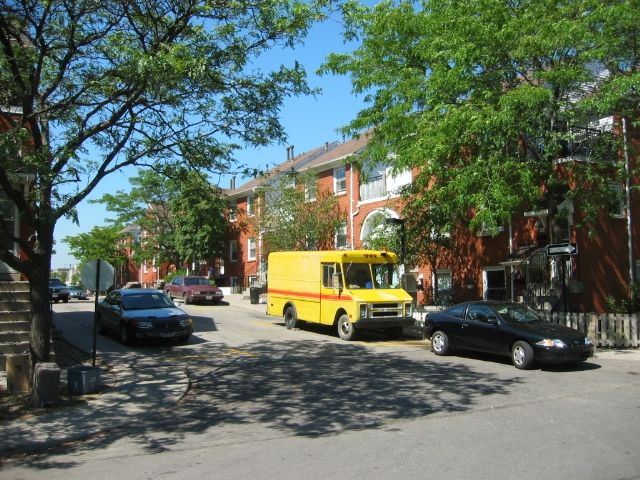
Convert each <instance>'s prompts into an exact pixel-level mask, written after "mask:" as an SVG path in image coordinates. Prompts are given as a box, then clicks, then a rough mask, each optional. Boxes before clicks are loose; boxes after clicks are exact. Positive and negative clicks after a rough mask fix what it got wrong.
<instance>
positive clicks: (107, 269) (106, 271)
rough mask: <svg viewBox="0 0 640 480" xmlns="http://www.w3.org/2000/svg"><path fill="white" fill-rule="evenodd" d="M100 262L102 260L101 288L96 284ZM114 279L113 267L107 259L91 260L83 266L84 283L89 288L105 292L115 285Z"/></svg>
mask: <svg viewBox="0 0 640 480" xmlns="http://www.w3.org/2000/svg"><path fill="white" fill-rule="evenodd" d="M98 262H100V281H99V283H100V285H99V287H100V288H97V286H96V281H97V275H98ZM113 280H114V275H113V267H112V266H111V264H110V263H109V262H107V261H106V260H89V261H88V262H87V264H86V265H85V266H84V267H82V284H83V285H84V286H85V287H87V288H88V289H89V290H93V291H100V292H104V291H106V290H107V289H108V288H109V287H110V286H111V285H113Z"/></svg>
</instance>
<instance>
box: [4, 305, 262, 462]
mask: <svg viewBox="0 0 640 480" xmlns="http://www.w3.org/2000/svg"><path fill="white" fill-rule="evenodd" d="M224 301H225V302H227V303H228V304H229V305H230V306H233V307H239V308H246V309H250V310H254V311H257V312H262V313H264V312H265V311H266V305H265V304H251V302H250V300H249V297H248V296H245V295H241V294H230V295H225V299H224ZM63 336H64V332H63ZM54 345H56V347H54V350H55V353H56V362H57V363H58V365H59V366H60V382H61V386H62V387H65V386H66V385H67V368H68V367H72V366H75V365H82V364H84V365H91V364H92V356H91V355H90V354H89V353H86V352H83V351H82V350H80V349H78V348H75V347H74V346H73V345H71V344H69V343H67V342H65V341H55V340H54ZM116 362H117V363H116ZM108 363H109V364H110V365H109V366H106V365H100V364H98V363H96V366H100V370H101V372H100V386H101V388H100V392H101V393H99V394H96V395H95V398H93V399H90V400H88V401H87V402H84V403H82V404H80V405H76V406H72V407H68V408H61V409H58V410H55V411H52V412H50V413H44V414H42V415H34V416H31V417H27V418H25V419H21V420H13V421H6V422H2V424H1V425H0V431H2V435H1V436H0V459H2V458H6V457H8V456H11V455H15V454H19V453H29V452H35V451H39V450H43V449H46V448H50V447H53V446H57V445H61V444H64V443H67V442H72V441H76V440H81V439H85V438H89V437H92V436H94V435H96V434H99V433H102V432H106V431H109V430H112V429H115V428H118V427H121V426H123V425H127V424H131V423H132V422H135V421H138V420H142V419H144V418H146V417H149V416H151V415H153V414H155V413H157V412H158V411H160V410H163V409H166V408H169V407H171V406H173V405H175V404H176V403H177V402H178V401H179V400H180V399H181V398H182V397H183V396H184V395H185V394H186V393H187V392H188V390H189V386H190V383H189V379H188V378H187V376H186V374H185V372H184V371H183V370H177V369H176V368H175V367H174V366H157V365H153V366H148V367H146V368H145V367H144V366H142V367H140V366H138V367H136V366H132V365H135V362H134V361H132V358H131V357H128V356H122V357H120V358H119V359H113V358H110V359H108ZM6 384H7V382H6V372H4V371H0V385H1V387H0V389H1V390H3V391H4V390H5V389H6Z"/></svg>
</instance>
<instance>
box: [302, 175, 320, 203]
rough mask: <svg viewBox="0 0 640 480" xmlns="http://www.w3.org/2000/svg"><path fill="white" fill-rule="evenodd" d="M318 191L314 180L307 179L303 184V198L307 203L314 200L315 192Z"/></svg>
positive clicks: (313, 178)
mask: <svg viewBox="0 0 640 480" xmlns="http://www.w3.org/2000/svg"><path fill="white" fill-rule="evenodd" d="M317 191H318V185H317V183H316V178H315V177H312V178H308V179H306V180H305V182H304V198H305V200H306V201H307V202H313V201H314V200H315V199H316V192H317Z"/></svg>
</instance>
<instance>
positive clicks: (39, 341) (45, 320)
mask: <svg viewBox="0 0 640 480" xmlns="http://www.w3.org/2000/svg"><path fill="white" fill-rule="evenodd" d="M52 250H53V226H51V227H50V228H47V229H46V231H45V232H44V233H42V232H38V235H37V241H36V244H35V245H34V251H35V255H34V256H33V257H31V258H30V259H29V261H28V267H27V269H26V271H25V272H24V274H25V275H26V276H27V278H28V280H29V285H30V287H31V318H30V321H31V325H30V329H29V357H30V371H29V378H30V386H31V393H32V394H33V381H34V378H33V372H34V370H35V365H36V364H37V363H41V362H48V361H49V353H50V352H51V323H52V318H51V300H50V293H49V273H50V271H51V253H52Z"/></svg>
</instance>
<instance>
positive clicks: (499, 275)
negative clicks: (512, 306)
mask: <svg viewBox="0 0 640 480" xmlns="http://www.w3.org/2000/svg"><path fill="white" fill-rule="evenodd" d="M505 278H506V277H505V274H504V268H491V269H489V268H487V269H486V270H485V271H484V295H483V298H484V299H485V300H499V301H504V300H505V294H506V288H505V287H506V280H505Z"/></svg>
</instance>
